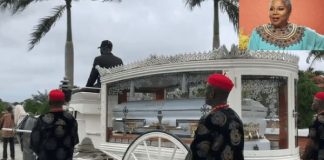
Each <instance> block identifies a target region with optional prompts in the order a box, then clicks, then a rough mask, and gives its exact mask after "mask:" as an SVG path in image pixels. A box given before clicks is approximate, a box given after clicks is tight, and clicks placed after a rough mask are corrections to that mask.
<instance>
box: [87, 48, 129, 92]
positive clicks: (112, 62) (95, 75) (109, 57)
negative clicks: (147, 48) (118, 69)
mask: <svg viewBox="0 0 324 160" xmlns="http://www.w3.org/2000/svg"><path fill="white" fill-rule="evenodd" d="M122 64H123V61H122V60H121V59H120V58H118V57H116V56H114V55H113V54H112V53H105V54H102V55H100V56H98V57H96V58H95V59H94V61H93V66H92V70H91V73H90V76H89V78H88V82H87V84H86V87H94V86H95V87H100V86H101V82H100V75H99V72H98V70H97V69H96V68H95V67H96V65H99V66H100V67H104V68H111V67H114V66H118V65H122ZM96 80H97V84H96V85H94V83H95V82H96Z"/></svg>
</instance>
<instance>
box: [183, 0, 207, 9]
mask: <svg viewBox="0 0 324 160" xmlns="http://www.w3.org/2000/svg"><path fill="white" fill-rule="evenodd" d="M203 1H205V0H186V5H188V6H189V7H190V9H191V10H192V9H193V8H194V7H196V6H198V7H200V3H202V2H203Z"/></svg>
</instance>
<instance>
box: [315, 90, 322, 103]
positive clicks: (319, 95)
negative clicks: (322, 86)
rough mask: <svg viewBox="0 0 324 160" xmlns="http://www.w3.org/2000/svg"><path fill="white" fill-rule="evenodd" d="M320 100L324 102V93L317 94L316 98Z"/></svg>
mask: <svg viewBox="0 0 324 160" xmlns="http://www.w3.org/2000/svg"><path fill="white" fill-rule="evenodd" d="M314 97H315V98H316V99H318V100H321V101H322V100H324V92H317V93H316V94H315V96H314Z"/></svg>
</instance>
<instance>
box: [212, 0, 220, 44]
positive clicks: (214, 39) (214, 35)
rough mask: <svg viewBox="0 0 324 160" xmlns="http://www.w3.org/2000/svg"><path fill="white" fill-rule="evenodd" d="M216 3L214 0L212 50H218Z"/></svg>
mask: <svg viewBox="0 0 324 160" xmlns="http://www.w3.org/2000/svg"><path fill="white" fill-rule="evenodd" d="M218 1H219V0H214V34H213V50H214V49H218V48H219V17H218Z"/></svg>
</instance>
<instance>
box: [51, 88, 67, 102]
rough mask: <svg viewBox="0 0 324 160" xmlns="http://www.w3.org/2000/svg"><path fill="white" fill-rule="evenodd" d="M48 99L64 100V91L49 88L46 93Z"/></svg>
mask: <svg viewBox="0 0 324 160" xmlns="http://www.w3.org/2000/svg"><path fill="white" fill-rule="evenodd" d="M48 99H49V101H64V93H63V92H62V91H61V90H58V89H54V90H51V91H50V93H49V95H48Z"/></svg>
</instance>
